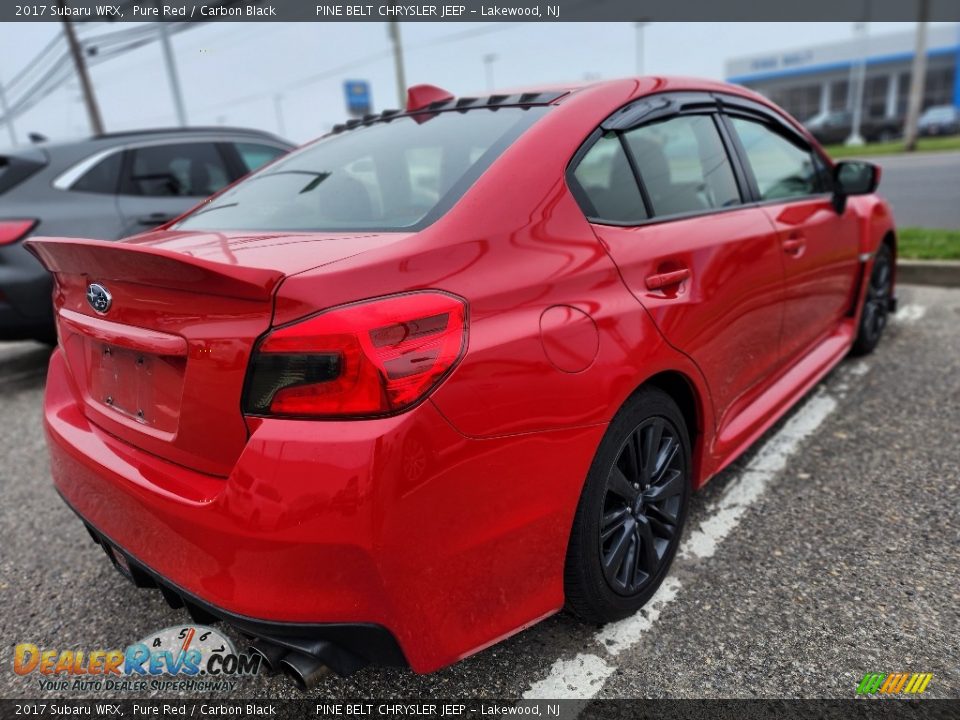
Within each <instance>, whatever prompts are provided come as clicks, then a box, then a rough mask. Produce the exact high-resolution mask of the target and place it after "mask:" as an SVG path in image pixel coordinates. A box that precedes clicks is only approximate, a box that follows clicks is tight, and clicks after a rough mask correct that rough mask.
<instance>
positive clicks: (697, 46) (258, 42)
mask: <svg viewBox="0 0 960 720" xmlns="http://www.w3.org/2000/svg"><path fill="white" fill-rule="evenodd" d="M131 25H132V24H127V23H125V24H123V25H120V26H118V25H112V26H110V27H108V26H106V24H105V23H84V24H83V25H81V26H80V33H81V37H82V36H84V35H91V34H94V35H95V34H98V33H102V32H106V31H111V30H117V29H122V28H126V27H130V26H131ZM869 27H870V33H871V34H882V33H887V32H894V31H898V30H910V29H912V28H913V27H914V24H913V23H902V22H901V23H871V24H870V26H869ZM60 32H62V30H61V26H60V24H59V23H0V83H4V82H5V81H8V80H9V79H10V78H11V77H12V76H13V75H15V74H16V73H17V72H19V71H20V70H21V68H23V67H24V66H26V65H27V64H28V63H29V62H30V61H31V60H32V59H33V58H34V57H35V56H36V54H37V53H38V52H39V51H40V49H41V48H42V47H43V46H44V45H45V44H46V43H47V42H49V41H50V40H51V38H53V37H54V35H56V34H58V33H60ZM401 33H402V37H403V43H404V47H405V58H406V61H405V64H406V75H407V82H408V84H415V83H431V84H433V85H439V86H441V87H444V88H447V89H448V90H450V91H452V92H453V93H454V94H455V95H473V94H478V93H480V94H488V92H487V90H488V80H489V78H488V75H487V73H488V70H489V71H491V72H492V75H493V78H492V79H493V86H494V87H500V88H502V87H522V86H530V85H536V84H540V83H558V82H569V81H571V80H573V81H580V80H584V79H598V78H614V77H623V76H627V75H634V74H636V73H637V65H638V62H637V30H636V28H635V27H634V24H633V23H553V24H548V23H453V22H449V23H443V22H440V23H420V22H415V23H403V24H401ZM642 33H643V47H644V50H643V58H644V59H643V71H644V72H645V73H646V74H671V75H693V76H700V77H705V78H717V79H720V78H722V77H723V69H724V62H725V61H726V60H727V59H728V58H730V57H736V56H742V55H749V54H754V53H764V52H775V51H781V50H786V49H790V48H795V47H805V46H809V45H813V44H817V43H821V42H831V41H835V40H843V39H848V38H851V37H852V34H853V26H852V24H851V23H651V24H650V25H648V26H647V27H646V28H645V29H644V30H643V31H642ZM172 42H173V48H174V53H175V56H176V61H177V66H178V69H179V75H180V82H181V86H182V89H183V97H184V102H185V105H186V110H187V117H188V122H189V123H190V124H191V125H223V124H225V125H234V126H247V127H256V128H261V129H264V130H268V131H270V132H275V133H278V134H281V135H284V136H285V137H287V138H289V139H291V140H294V141H296V142H304V141H306V140H309V139H311V138H314V137H316V136H318V135H321V134H323V133H324V132H326V131H327V130H329V129H330V127H331V126H332V125H333V124H334V123H337V122H340V121H342V120H343V119H344V118H345V117H346V109H345V106H344V93H343V81H344V80H348V79H361V80H367V81H369V82H370V84H371V87H372V95H373V103H374V107H375V109H376V110H382V109H385V108H389V107H397V106H398V100H397V91H396V84H395V81H394V67H393V60H392V55H391V54H390V52H389V51H390V44H389V40H388V36H387V26H386V25H385V24H384V23H380V22H366V23H343V22H334V23H220V24H216V23H208V24H202V25H199V26H198V27H196V28H191V29H189V30H186V31H184V32H181V33H178V34H176V35H174V36H173V37H172ZM489 55H493V56H494V57H495V59H494V60H493V61H492V63H489V64H487V63H485V62H484V57H485V56H489ZM91 75H92V79H93V84H94V87H95V91H96V94H97V97H98V100H99V103H100V106H101V112H102V115H103V118H104V124H105V126H106V129H107V130H108V131H110V130H113V131H117V130H129V129H134V128H141V127H166V126H173V125H175V124H176V115H175V112H174V107H173V101H172V99H171V94H170V89H169V85H168V82H167V79H166V73H165V70H164V64H163V60H162V55H161V51H160V46H159V43H156V42H155V43H151V44H149V45H147V46H145V47H143V48H139V49H137V50H134V51H131V52H129V53H127V54H125V55H123V56H122V57H119V58H115V59H110V60H107V61H105V62H103V63H101V64H99V65H96V66H94V67H92V68H91ZM16 129H17V133H18V136H19V138H20V141H21V143H22V142H23V138H24V137H25V135H26V133H27V132H39V133H41V134H43V135H46V136H47V137H49V138H51V139H64V138H73V137H81V136H84V135H88V134H89V126H88V124H87V117H86V113H85V111H84V108H83V105H82V103H81V97H80V90H79V85H78V83H77V82H76V80H73V81H71V82H69V83H67V84H66V85H65V86H63V87H62V88H61V89H59V90H57V91H55V92H54V93H53V94H51V95H50V96H49V97H47V98H45V99H44V100H43V101H42V102H41V103H40V104H39V105H37V106H36V107H35V108H33V109H32V110H30V111H28V112H27V113H25V114H23V115H22V116H20V117H19V118H17V120H16ZM4 131H5V129H4V128H0V132H3V135H2V136H0V137H2V138H3V141H2V144H3V145H6V144H7V142H6V139H7V138H6V133H5V132H4Z"/></svg>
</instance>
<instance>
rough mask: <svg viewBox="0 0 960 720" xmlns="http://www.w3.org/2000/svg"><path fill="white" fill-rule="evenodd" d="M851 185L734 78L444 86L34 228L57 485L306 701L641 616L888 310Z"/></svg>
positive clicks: (885, 230)
mask: <svg viewBox="0 0 960 720" xmlns="http://www.w3.org/2000/svg"><path fill="white" fill-rule="evenodd" d="M878 179H879V172H878V170H877V169H876V168H874V167H873V166H871V165H868V164H866V163H857V162H843V163H839V164H834V163H832V162H831V161H830V159H829V158H828V157H827V156H826V155H825V154H824V152H823V151H822V149H821V148H820V147H819V146H818V145H817V143H816V141H814V140H813V139H812V138H811V137H810V135H809V134H808V133H807V132H806V131H805V130H804V129H803V128H802V126H800V125H799V124H798V123H797V122H796V121H794V120H793V119H792V118H790V117H789V116H787V115H786V114H784V113H783V112H782V111H781V110H779V109H778V108H777V107H775V106H773V105H771V104H770V103H769V102H768V101H766V100H765V99H763V98H762V97H760V96H758V95H755V94H753V93H751V92H748V91H747V90H744V89H743V88H739V87H734V86H729V85H725V84H720V83H713V82H706V81H695V80H685V79H667V78H641V79H628V80H617V81H611V82H601V83H596V84H592V85H588V86H584V87H577V88H568V89H550V90H545V91H542V92H537V91H531V92H524V93H517V94H501V95H492V96H490V97H480V98H459V99H457V98H454V97H452V96H451V95H450V94H449V93H447V92H445V91H443V90H441V89H439V88H435V87H432V86H417V87H415V88H412V89H411V90H410V99H409V104H408V107H407V108H406V109H405V110H403V111H386V112H383V113H381V114H379V115H376V116H367V117H365V118H363V119H362V120H353V121H350V122H349V123H347V124H346V125H345V126H338V127H336V128H334V130H333V131H332V132H331V133H330V134H329V135H328V136H326V137H324V138H322V139H320V140H319V141H317V142H315V143H312V144H310V145H307V146H305V147H303V148H302V149H300V150H298V151H296V152H294V153H292V154H291V155H289V156H286V157H284V158H282V159H279V160H277V161H275V162H273V163H272V164H271V165H269V166H267V167H265V168H264V169H261V170H260V171H258V172H256V173H255V174H253V175H251V176H249V177H248V178H247V179H245V180H242V181H240V182H239V183H238V184H236V185H234V186H232V187H230V188H228V189H226V190H225V191H223V192H221V193H220V194H219V195H217V196H214V197H213V198H211V199H209V200H207V201H206V202H204V203H203V204H202V205H200V206H199V207H197V208H195V209H194V210H193V211H191V212H190V213H188V214H187V215H185V216H183V217H181V218H179V219H177V220H175V221H172V222H171V223H168V224H167V225H166V226H164V227H163V228H161V229H159V230H156V231H152V232H149V233H146V234H143V235H139V236H136V237H134V238H131V239H129V240H127V241H124V242H120V243H107V242H100V241H96V240H80V239H66V238H42V239H35V240H31V241H30V242H29V246H30V249H31V250H32V251H33V252H34V253H35V254H36V255H37V256H38V257H39V258H40V259H41V260H42V261H43V263H44V264H45V265H46V266H47V267H48V268H49V269H50V270H51V271H52V272H53V273H55V276H56V286H55V291H54V301H55V306H56V313H57V318H58V330H59V348H58V349H57V351H56V352H55V353H54V355H53V357H52V359H51V362H50V370H49V379H48V384H47V390H46V399H45V416H46V429H47V433H48V436H49V445H50V454H51V466H52V472H53V476H54V480H55V482H56V485H57V488H58V489H59V492H60V493H61V495H62V496H63V498H64V499H65V500H66V502H67V503H69V505H70V506H71V507H72V508H73V509H74V510H75V511H76V512H77V514H78V515H79V516H80V517H81V518H82V519H83V522H84V523H85V524H86V526H87V528H88V529H89V531H90V533H91V535H92V536H93V537H94V539H95V540H96V542H97V543H99V544H100V545H101V546H102V547H103V549H104V550H105V551H106V552H107V554H108V556H109V557H110V558H111V560H112V561H113V562H114V563H115V564H116V565H117V567H118V568H119V569H120V570H121V571H122V572H124V573H125V574H126V575H127V576H128V577H130V578H131V579H132V580H133V581H134V582H135V583H137V584H138V585H142V586H149V587H158V588H159V589H160V590H161V591H162V593H163V595H164V597H165V598H166V599H167V600H168V601H169V602H170V603H171V604H173V605H175V606H181V605H183V606H186V609H187V610H188V611H189V613H190V614H191V616H192V617H193V618H194V619H195V620H197V621H207V622H209V621H212V620H214V619H222V620H225V621H227V622H228V623H231V624H232V625H234V626H236V627H237V628H238V629H239V630H241V631H242V632H243V633H245V634H247V635H249V636H250V637H252V638H255V640H254V645H255V647H256V648H258V650H259V652H261V653H262V654H263V656H264V657H265V658H267V661H268V662H270V663H271V664H273V665H274V666H285V667H286V668H287V671H288V672H289V673H291V674H293V675H294V676H295V678H298V679H299V682H300V683H301V684H302V685H304V686H310V685H311V683H313V682H314V680H315V678H316V676H317V673H318V671H319V669H320V668H321V667H322V666H329V667H332V668H333V669H335V670H337V671H338V672H340V673H344V674H345V673H349V672H351V671H353V670H355V669H357V668H358V667H360V666H362V665H364V664H366V663H370V662H373V663H381V664H409V666H410V667H412V668H413V669H414V670H415V671H417V672H429V671H432V670H435V669H437V668H440V667H442V666H444V665H447V664H449V663H452V662H454V661H456V660H458V659H460V658H463V657H465V656H467V655H469V654H471V653H474V652H477V651H478V650H480V649H482V648H484V647H487V646H489V645H490V644H492V643H495V642H496V641H498V640H500V639H501V638H504V637H506V636H508V635H510V634H512V633H515V632H517V631H519V630H520V629H522V628H524V627H527V626H529V625H530V624H531V623H534V622H536V621H538V620H540V619H541V618H544V617H546V616H548V615H550V614H551V613H555V612H557V611H558V610H560V609H562V608H564V607H567V608H568V609H570V610H572V611H573V612H574V613H576V614H577V615H579V616H580V617H582V618H584V619H585V620H587V621H590V622H605V621H609V620H614V619H617V618H622V617H624V616H627V615H629V614H631V613H633V612H635V611H637V609H638V608H640V607H641V606H642V605H643V604H644V602H646V601H647V599H649V598H650V596H651V595H652V594H653V592H654V591H655V590H656V588H657V587H658V585H659V584H660V583H661V581H662V580H663V579H664V576H665V574H666V573H667V571H668V569H669V566H670V563H671V561H672V559H673V556H674V554H675V552H676V550H677V544H678V542H679V538H680V534H681V531H682V529H683V524H684V517H685V515H686V511H687V505H688V501H689V498H690V495H691V493H692V492H693V491H694V490H696V489H698V488H699V487H700V486H701V485H703V484H704V483H705V482H706V481H707V480H708V479H709V478H710V477H711V476H712V475H714V474H716V473H717V472H718V471H719V470H721V469H722V468H723V467H725V466H726V465H727V464H729V463H730V462H731V461H732V460H733V459H734V458H736V457H737V456H738V455H739V454H740V453H741V452H743V451H744V449H745V448H747V447H748V446H749V445H750V444H751V443H752V442H753V441H754V440H755V439H756V438H757V437H758V436H759V435H761V433H763V432H764V431H765V430H766V429H767V428H769V427H770V426H771V424H772V423H774V422H775V421H776V420H777V419H778V418H779V417H780V416H782V415H783V414H784V413H785V412H786V411H787V410H788V409H789V408H790V407H791V406H792V405H793V404H794V403H796V402H797V401H798V400H799V399H800V398H801V397H802V396H803V395H804V393H806V392H807V391H808V390H809V389H810V388H811V387H812V386H813V385H814V384H815V383H816V382H817V381H818V380H819V379H820V378H821V377H822V376H823V375H824V374H825V373H827V372H828V371H829V370H830V369H831V368H832V367H833V366H834V365H835V364H836V363H838V362H839V361H840V359H841V358H843V357H844V356H845V355H846V354H847V353H848V352H850V351H851V350H852V351H855V352H858V353H864V352H869V351H870V350H872V349H873V348H874V346H875V345H876V344H877V342H878V340H879V339H880V335H881V333H882V331H883V329H884V325H885V322H886V319H887V315H888V313H889V312H891V311H892V310H893V309H894V305H895V299H894V293H893V272H894V256H895V253H896V239H895V234H894V226H893V220H892V217H891V213H890V210H889V208H888V207H887V205H886V204H885V203H884V202H883V201H882V200H880V199H879V198H878V197H876V196H875V195H874V194H873V193H874V190H875V189H876V186H877V182H878Z"/></svg>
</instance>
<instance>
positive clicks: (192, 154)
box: [127, 143, 230, 197]
mask: <svg viewBox="0 0 960 720" xmlns="http://www.w3.org/2000/svg"><path fill="white" fill-rule="evenodd" d="M130 154H131V159H130V175H129V177H128V181H127V186H128V188H129V193H130V194H132V195H146V196H148V197H206V196H207V195H212V194H213V193H215V192H216V191H217V190H220V189H221V188H223V187H224V186H226V184H227V183H228V182H229V179H230V178H229V174H228V172H227V168H226V165H225V164H224V161H223V157H222V156H221V154H220V151H219V150H218V149H217V146H216V145H215V144H214V143H178V144H170V145H149V146H146V147H141V148H135V149H133V150H131V151H130Z"/></svg>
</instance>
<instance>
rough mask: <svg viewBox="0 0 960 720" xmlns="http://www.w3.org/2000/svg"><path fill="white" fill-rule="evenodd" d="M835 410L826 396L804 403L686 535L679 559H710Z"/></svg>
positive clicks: (835, 405)
mask: <svg viewBox="0 0 960 720" xmlns="http://www.w3.org/2000/svg"><path fill="white" fill-rule="evenodd" d="M836 408H837V401H836V400H835V399H834V398H833V397H831V396H830V395H827V394H826V393H821V394H818V395H814V396H813V397H812V398H810V399H809V400H807V402H806V403H804V405H803V407H801V408H800V410H798V411H797V412H796V413H794V415H793V416H792V417H791V418H790V419H789V420H788V421H787V422H786V424H785V425H784V426H783V427H782V428H781V429H780V431H779V432H777V433H776V434H775V435H774V436H773V437H771V438H770V439H769V440H767V442H766V443H764V445H763V447H762V448H760V451H759V452H758V453H757V454H756V456H754V458H753V459H752V460H751V461H750V463H749V464H748V465H747V467H746V468H744V470H743V472H741V473H740V474H739V475H738V476H737V477H736V478H734V480H733V481H732V482H731V483H730V484H729V485H728V486H727V488H726V489H725V490H724V491H723V495H722V496H721V498H720V500H719V501H718V502H717V503H716V504H715V505H714V506H713V507H712V508H711V509H710V511H709V514H708V516H707V519H706V520H704V521H703V522H701V523H700V527H699V528H698V529H696V530H694V531H693V532H692V533H690V534H689V535H688V536H687V541H686V542H685V543H684V544H683V545H682V546H681V547H680V557H698V558H708V557H712V556H713V554H714V553H715V552H716V551H717V545H719V544H720V542H721V541H722V540H723V539H724V538H725V537H726V536H727V535H729V534H730V531H731V530H733V529H734V528H735V527H736V526H737V525H738V524H739V523H740V519H741V518H742V517H743V514H744V513H745V512H746V511H747V509H748V508H749V507H750V506H751V505H752V504H753V503H755V502H756V501H757V499H758V498H759V497H760V496H761V495H763V493H764V492H765V491H766V489H767V486H768V485H769V484H770V482H771V481H772V480H773V479H774V478H775V477H776V476H777V474H778V473H779V472H780V471H781V470H783V469H784V468H785V467H786V466H787V460H788V459H789V457H790V456H791V455H793V454H794V453H795V452H796V451H797V448H799V447H800V443H801V442H803V441H804V440H805V439H806V438H807V437H809V436H810V434H811V433H813V431H814V430H816V429H817V428H818V427H820V425H821V423H823V421H824V420H826V419H827V416H828V415H830V413H832V412H833V411H834V410H835V409H836Z"/></svg>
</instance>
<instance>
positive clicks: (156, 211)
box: [0, 127, 293, 340]
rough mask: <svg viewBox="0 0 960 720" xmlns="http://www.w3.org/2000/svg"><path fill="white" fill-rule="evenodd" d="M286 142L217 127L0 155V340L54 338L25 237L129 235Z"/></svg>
mask: <svg viewBox="0 0 960 720" xmlns="http://www.w3.org/2000/svg"><path fill="white" fill-rule="evenodd" d="M292 148H293V145H292V144H291V143H289V142H287V141H286V140H281V139H280V138H278V137H276V136H273V135H270V134H268V133H264V132H260V131H257V130H245V129H235V128H222V127H217V128H190V129H182V130H177V129H174V130H146V131H138V132H125V133H113V134H107V135H101V136H98V137H94V138H91V139H88V140H80V141H76V142H67V143H47V144H42V145H33V146H30V147H25V148H17V149H15V150H11V151H0V339H20V338H36V339H39V340H50V339H51V336H52V335H53V315H52V305H51V301H50V292H51V279H50V277H49V275H48V274H47V272H46V270H44V269H43V267H41V265H40V263H39V262H37V260H36V258H34V257H33V256H32V255H31V254H29V253H28V252H27V251H26V250H25V249H24V248H23V240H25V239H26V238H28V237H30V236H31V235H36V234H42V235H63V236H70V237H89V238H97V239H100V240H118V239H120V238H122V237H127V236H129V235H135V234H137V233H140V232H143V231H145V230H149V229H150V228H152V227H156V226H157V225H162V224H163V223H165V222H167V221H168V220H170V219H172V218H174V217H177V216H178V215H180V214H182V213H183V212H185V211H186V210H188V209H190V208H191V207H193V206H194V205H196V204H197V203H198V202H200V200H202V199H203V198H205V197H207V196H208V195H211V194H213V193H215V192H216V191H217V190H219V189H220V188H222V187H224V186H225V185H227V184H228V183H231V182H233V181H234V180H236V179H237V178H239V177H242V176H243V175H246V174H247V173H248V172H250V171H251V170H255V169H256V168H258V167H260V166H261V165H263V164H264V163H266V162H269V161H270V160H272V159H273V158H275V157H277V156H278V155H282V154H284V153H286V152H287V151H289V150H291V149H292Z"/></svg>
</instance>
